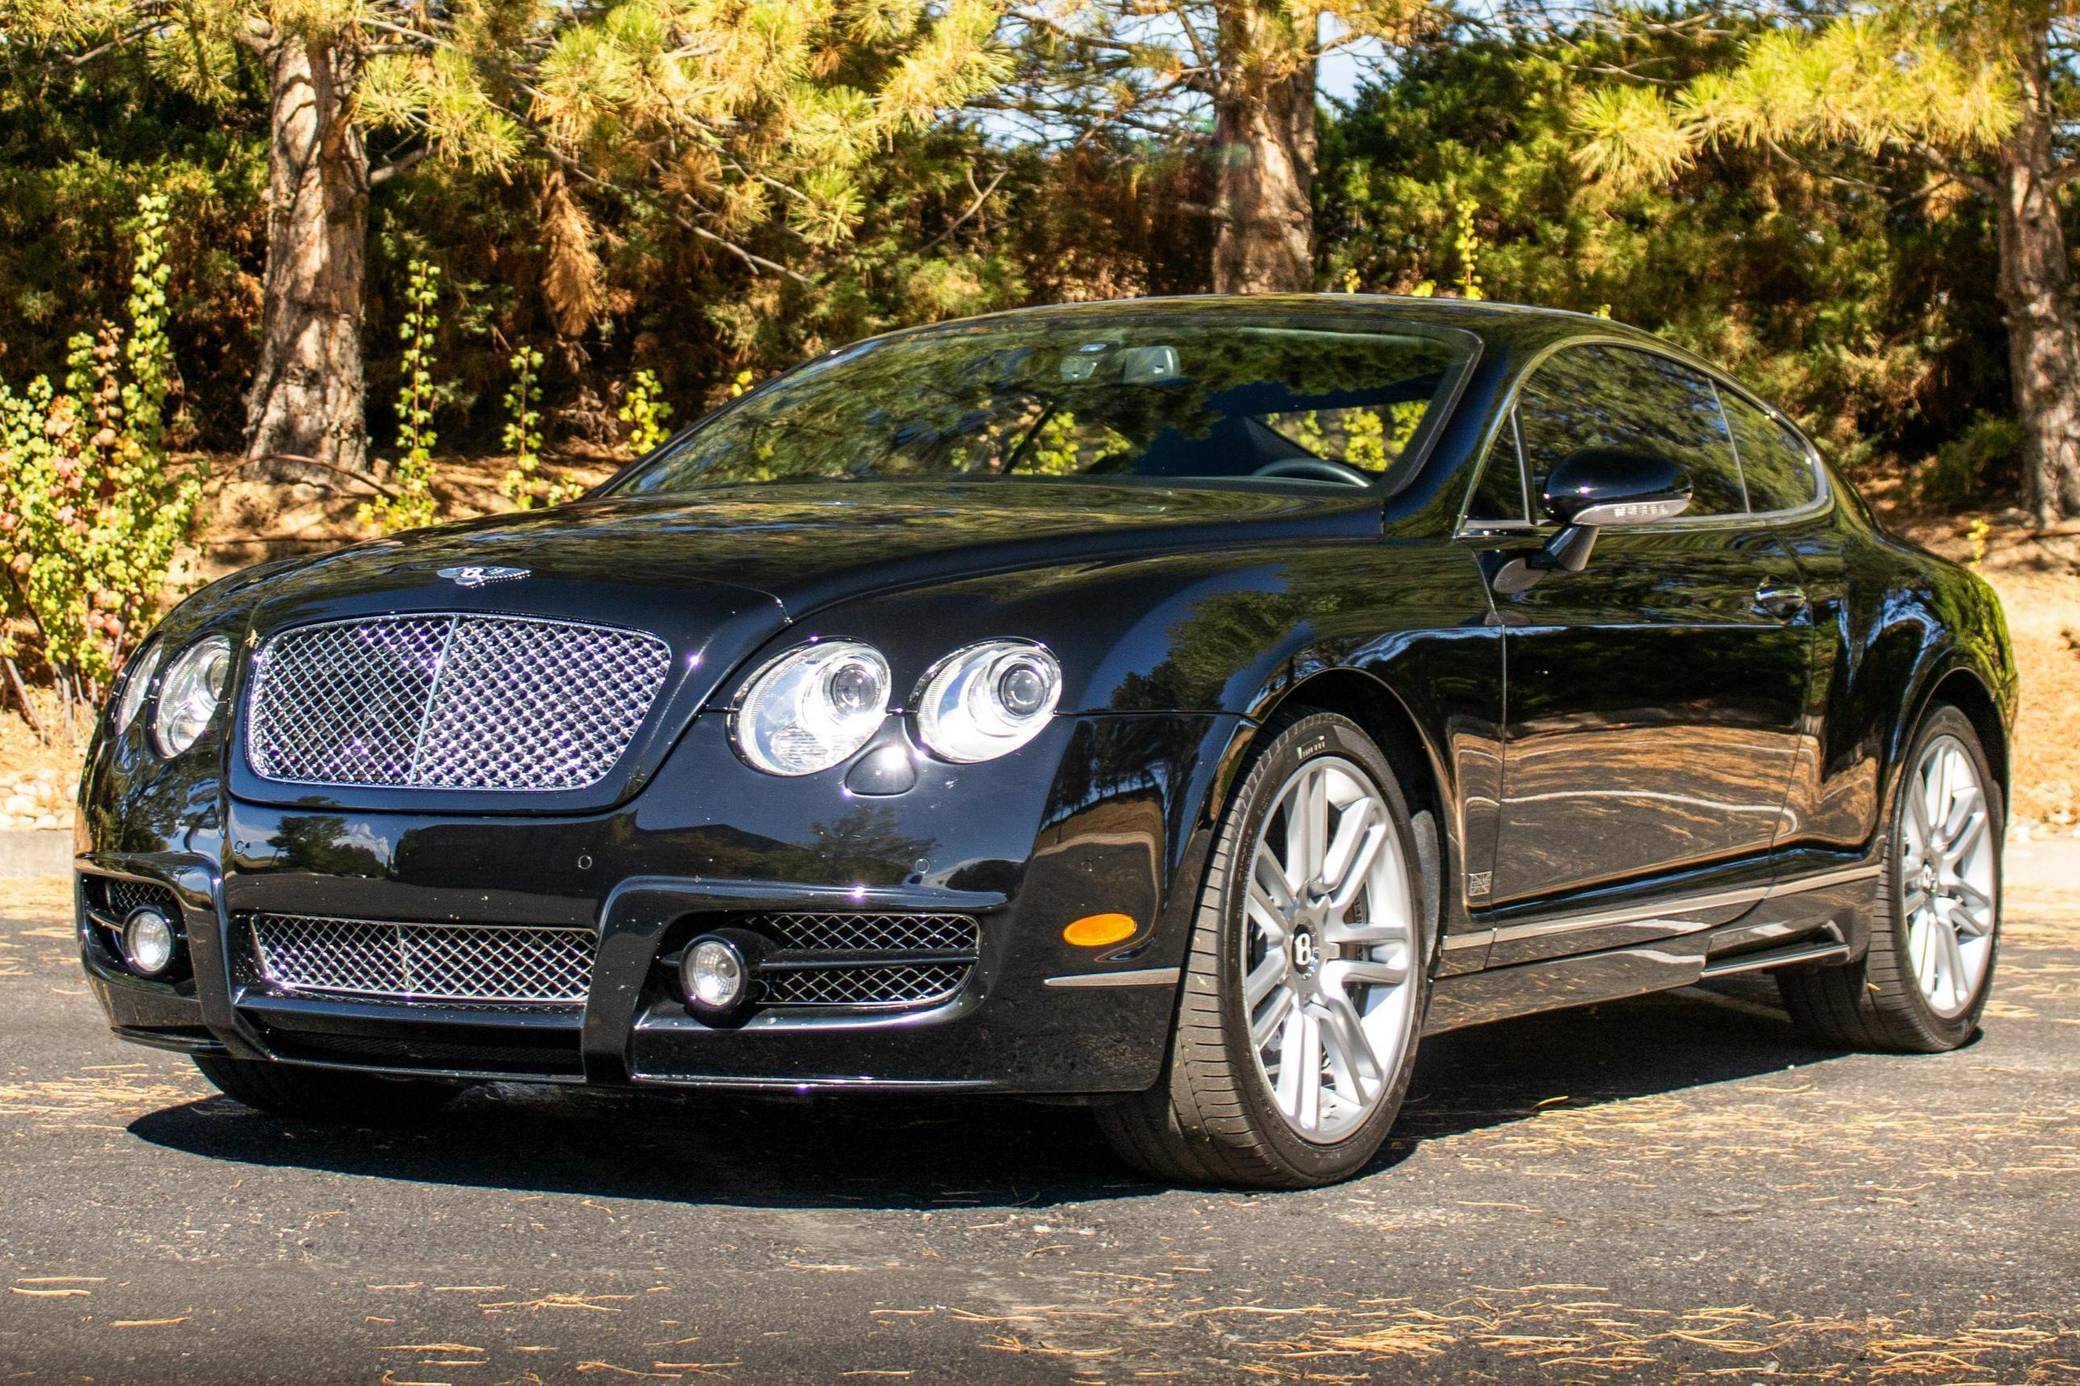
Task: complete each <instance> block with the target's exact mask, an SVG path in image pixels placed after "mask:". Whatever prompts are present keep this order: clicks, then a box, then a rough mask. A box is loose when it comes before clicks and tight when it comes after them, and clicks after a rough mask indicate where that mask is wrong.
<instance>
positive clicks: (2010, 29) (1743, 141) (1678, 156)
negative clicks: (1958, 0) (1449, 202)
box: [1576, 4, 2027, 183]
mask: <svg viewBox="0 0 2080 1386" xmlns="http://www.w3.org/2000/svg"><path fill="white" fill-rule="evenodd" d="M2003 9H2004V7H2002V6H1988V7H1986V9H1985V13H1984V14H1983V16H1980V17H1976V18H1966V17H1965V16H1966V15H1967V13H1968V11H1967V10H1966V9H1965V8H1964V7H1947V8H1936V7H1929V8H1927V9H1924V8H1923V7H1922V6H1920V5H1918V4H1894V5H1889V6H1886V7H1883V8H1882V9H1880V10H1879V11H1878V12H1877V13H1874V14H1870V13H1858V14H1849V15H1844V16H1841V17H1838V18H1835V19H1832V20H1828V21H1826V22H1824V23H1821V24H1820V25H1819V26H1818V27H1816V28H1811V29H1806V28H1800V27H1795V26H1788V25H1787V26H1784V27H1779V28H1772V29H1769V30H1766V31H1764V32H1762V33H1759V34H1757V35H1755V36H1754V37H1753V38H1752V39H1751V40H1750V41H1749V42H1748V44H1747V45H1746V46H1745V48H1744V49H1743V50H1742V52H1741V54H1740V57H1739V60H1738V61H1737V62H1734V63H1731V64H1728V65H1726V66H1724V67H1720V68H1715V69H1713V70H1711V71H1707V72H1702V73H1699V74H1697V75H1695V76H1694V77H1692V78H1691V80H1690V81H1689V82H1687V83H1686V84H1684V85H1683V86H1681V87H1680V88H1678V89H1677V90H1676V91H1675V93H1674V95H1672V96H1669V95H1664V94H1663V93H1662V92H1661V91H1659V90H1657V89H1650V88H1646V87H1634V86H1627V87H1604V88H1601V89H1598V90H1594V91H1591V92H1588V93H1586V94H1585V95H1584V97H1583V98H1582V99H1581V100H1580V101H1579V102H1578V103H1577V105H1576V123H1577V125H1578V126H1579V127H1580V129H1581V132H1582V135H1583V141H1584V142H1583V148H1582V151H1581V162H1582V165H1583V167H1584V168H1586V169H1588V170H1589V171H1590V172H1592V173H1596V174H1601V175H1604V176H1607V177H1610V178H1612V179H1614V180H1617V181H1620V182H1630V183H1645V182H1655V181H1659V180H1661V179H1664V178H1667V177H1668V176H1669V175H1670V174H1672V173H1674V172H1676V171H1677V170H1678V169H1681V168H1683V167H1685V166H1687V165H1688V164H1689V163H1691V162H1692V161H1693V160H1694V159H1695V158H1696V156H1697V152H1698V151H1699V150H1700V149H1701V148H1704V147H1707V146H1709V145H1712V144H1715V143H1720V142H1728V143H1733V144H1738V145H1747V146H1761V147H1769V146H1776V145H1782V144H1786V143H1794V144H1796V143H1804V142H1807V141H1820V142H1824V143H1828V144H1836V145H1843V146H1847V147H1851V148H1854V149H1858V150H1861V151H1862V152H1864V153H1866V154H1874V153H1877V152H1878V151H1879V150H1881V149H1883V148H1885V147H1886V146H1888V145H1893V146H1898V145H1906V146H1909V147H1912V146H1915V145H1918V144H1922V143H1928V144H1932V145H1935V146H1937V147H1940V148H1944V149H1952V150H1958V151H1972V150H1980V149H1986V148H1989V147H1991V146H1992V145H1995V144H1997V143H1999V142H2000V140H2001V139H2002V138H2003V137H2004V136H2005V135H2006V134H2007V133H2008V131H2009V130H2010V129H2012V128H2013V127H2014V125H2015V122H2016V121H2017V119H2019V118H2020V115H2021V106H2020V102H2021V99H2022V92H2021V89H2020V86H2019V85H2018V83H2017V82H2016V80H2015V77H2014V72H2013V69H2014V67H2015V64H2016V59H2017V54H2016V45H2017V44H2018V43H2019V42H2021V41H2023V38H2024V35H2025V34H2026V32H2027V30H2026V28H2025V27H2022V26H2018V25H2016V24H2015V23H2014V21H2013V19H2012V17H2011V16H2009V15H2007V14H2005V13H2003Z"/></svg>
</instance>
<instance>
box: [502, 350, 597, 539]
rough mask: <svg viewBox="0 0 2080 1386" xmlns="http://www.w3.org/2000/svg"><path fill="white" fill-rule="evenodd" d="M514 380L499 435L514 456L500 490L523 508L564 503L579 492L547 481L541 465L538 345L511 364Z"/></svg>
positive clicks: (574, 488) (540, 367)
mask: <svg viewBox="0 0 2080 1386" xmlns="http://www.w3.org/2000/svg"><path fill="white" fill-rule="evenodd" d="M509 364H510V365H511V367H512V370H513V383H512V385H511V387H510V388H508V389H507V390H506V398H505V406H506V426H505V430H504V432H503V433H502V434H501V435H500V437H501V441H503V442H504V443H505V447H506V451H507V452H509V453H511V454H512V455H513V465H512V467H511V468H509V469H508V470H507V472H506V474H505V476H504V478H503V479H502V480H500V482H499V483H498V489H499V490H500V491H501V492H503V493H504V494H505V495H506V496H507V497H508V498H509V499H511V500H512V502H513V503H514V505H516V506H517V507H518V508H520V509H522V510H532V509H533V508H534V507H535V506H536V505H561V504H563V503H564V502H565V501H567V500H570V499H571V498H572V497H574V496H576V495H577V494H578V488H577V487H575V486H570V485H567V484H565V483H564V482H561V481H547V482H544V481H543V479H542V478H541V476H540V475H539V473H540V471H541V465H542V353H541V349H540V348H539V347H530V346H524V347H521V348H520V349H519V350H518V351H516V352H514V353H513V356H512V360H511V362H510V363H509Z"/></svg>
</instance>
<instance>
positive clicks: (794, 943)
mask: <svg viewBox="0 0 2080 1386" xmlns="http://www.w3.org/2000/svg"><path fill="white" fill-rule="evenodd" d="M751 923H752V927H753V928H759V929H761V932H765V933H769V934H771V935H772V936H773V938H774V939H775V941H777V942H778V943H779V945H780V946H781V947H782V948H786V949H791V950H798V951H801V952H808V953H826V952H828V953H849V952H874V953H919V952H940V951H960V952H966V953H970V954H972V953H973V952H974V951H975V921H974V920H972V919H970V918H968V916H966V915H964V914H766V915H755V916H753V918H752V921H751Z"/></svg>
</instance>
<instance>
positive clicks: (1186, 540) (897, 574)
mask: <svg viewBox="0 0 2080 1386" xmlns="http://www.w3.org/2000/svg"><path fill="white" fill-rule="evenodd" d="M1378 516H1379V502H1378V499H1377V498H1376V497H1375V496H1373V495H1372V493H1370V492H1359V491H1337V492H1325V493H1324V494H1322V495H1319V496H1308V495H1295V494H1292V493H1290V492H1274V491H1263V490H1254V489H1248V490H1245V489H1201V488H1168V487H1151V486H1128V485H1094V484H1090V483H1085V482H1039V481H1034V482H1004V481H995V482H967V483H931V484H927V483H901V482H864V483H863V482H851V483H841V482H826V483H807V484H802V483H797V484H774V483H768V484H764V485H753V486H727V487H715V488H711V489H707V490H702V491H699V492H694V493H687V494H681V495H676V496H670V497H644V498H630V499H622V498H607V499H603V500H596V501H588V502H584V503H581V504H577V505H571V506H565V507H562V508H560V509H557V510H550V511H542V512H537V513H533V514H522V515H504V516H495V517H492V518H488V519H482V520H473V521H467V522H464V523H462V524H456V525H448V526H444V527H442V528H439V529H431V530H423V531H419V532H417V533H414V534H408V535H402V536H399V537H397V538H394V539H387V540H380V541H377V542H374V543H369V544H362V545H358V546H356V547H354V548H350V549H346V550H343V551H341V552H339V553H337V554H333V555H329V556H327V557H325V558H321V559H317V560H314V561H313V562H311V563H309V564H307V565H305V566H304V567H303V568H301V569H299V570H297V571H296V572H295V573H293V574H291V575H289V576H287V577H286V578H285V579H284V580H282V581H281V582H280V583H279V584H278V585H277V586H276V588H275V591H276V592H277V593H279V594H282V595H288V594H290V593H295V592H309V593H312V594H313V595H316V594H332V595H339V594H342V593H344V592H347V591H351V590H363V589H374V590H396V589H397V588H399V587H415V586H421V585H435V586H445V585H446V584H445V583H444V582H442V580H441V579H440V578H439V577H438V574H439V571H440V570H441V569H443V568H460V567H469V566H477V567H503V568H520V569H525V570H527V573H528V580H527V581H526V584H525V586H526V587H527V588H528V589H530V590H540V587H539V584H541V583H544V582H547V583H556V584H572V583H575V584H586V585H594V584H596V585H599V586H601V587H603V588H608V589H622V590H627V589H644V588H663V589H667V590H683V589H684V588H685V586H686V585H687V584H689V583H713V584H721V585H724V586H728V587H734V588H741V589H748V590H750V591H755V592H758V593H761V594H763V595H765V596H767V597H770V598H771V599H773V600H774V601H775V602H777V603H779V605H780V606H781V608H782V609H783V610H784V611H785V613H786V615H787V616H788V617H789V618H792V619H799V618H800V617H802V616H804V615H806V614H808V613H809V612H811V611H813V610H816V609H817V608H819V607H822V606H825V605H828V604H829V603H831V602H833V601H839V600H843V599H845V598H847V597H853V596H858V595H861V594H863V593H866V592H874V591H884V590H887V589H889V588H892V587H902V586H908V585H911V584H915V583H919V582H929V581H933V580H937V579H943V578H952V577H964V576H973V575H975V574H978V573H985V572H992V571H1001V570H1003V569H1006V568H1017V567H1024V566H1028V565H1037V564H1044V563H1059V562H1064V561H1074V560H1077V559H1082V558H1095V557H1111V556H1115V555H1122V554H1128V553H1145V552H1152V551H1169V550H1174V549H1184V548H1193V547H1199V546H1220V547H1229V546H1233V545H1237V544H1249V543H1269V542H1277V541H1279V540H1284V539H1294V538H1301V537H1305V536H1307V535H1309V534H1317V533H1350V534H1354V535H1355V534H1360V533H1364V532H1366V529H1367V526H1368V525H1369V526H1370V530H1371V532H1377V528H1378ZM521 590H522V583H521V582H520V581H518V580H515V581H514V582H512V583H511V585H510V586H507V587H506V588H505V589H504V592H503V593H502V595H505V596H509V597H512V598H514V599H516V600H518V599H520V594H521Z"/></svg>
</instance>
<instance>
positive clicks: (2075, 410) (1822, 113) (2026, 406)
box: [1578, 0, 2080, 524]
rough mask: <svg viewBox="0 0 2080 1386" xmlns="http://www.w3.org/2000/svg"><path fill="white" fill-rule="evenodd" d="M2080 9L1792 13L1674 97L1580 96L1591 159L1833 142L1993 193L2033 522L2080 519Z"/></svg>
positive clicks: (1920, 2) (1642, 173) (1917, 1)
mask: <svg viewBox="0 0 2080 1386" xmlns="http://www.w3.org/2000/svg"><path fill="white" fill-rule="evenodd" d="M2076 20H2080V13H2076V10H2075V8H2074V7H2073V6H2072V5H2071V4H2069V3H2063V2H2062V0H2052V2H2047V0H2023V3H2011V2H2010V0H1995V2H1994V3H1988V4H1984V5H1974V6H1950V5H1943V4H1938V3H1934V2H1933V0H1912V3H1889V4H1886V5H1883V6H1881V7H1880V8H1878V9H1877V10H1876V11H1875V12H1872V11H1868V10H1864V9H1861V8H1859V9H1857V10H1855V11H1853V12H1845V13H1839V14H1835V15H1833V16H1832V17H1823V18H1820V19H1817V20H1812V21H1791V22H1786V23H1785V24H1784V25H1783V26H1782V27H1779V28H1776V29H1772V30H1770V31H1769V32H1767V33H1765V34H1763V35H1762V36H1760V37H1759V38H1757V39H1756V40H1755V41H1754V42H1753V43H1751V44H1750V45H1749V46H1748V47H1747V49H1746V51H1745V53H1744V54H1743V56H1742V58H1741V60H1740V61H1739V62H1738V63H1737V64H1736V65H1734V66H1733V67H1731V68H1730V69H1728V70H1724V71H1719V72H1713V73H1710V74H1707V75H1706V76H1704V77H1701V78H1698V79H1696V80H1694V81H1692V82H1690V83H1688V84H1687V85H1685V86H1683V87H1681V88H1680V89H1678V90H1676V91H1675V92H1673V93H1672V94H1671V93H1666V92H1663V91H1660V90H1657V89H1653V88H1648V87H1642V86H1610V87H1605V88H1603V89H1601V90H1599V91H1597V92H1596V93H1594V94H1593V95H1591V96H1590V97H1588V98H1587V99H1585V100H1584V102H1583V103H1582V105H1581V108H1580V110H1579V111H1578V123H1579V125H1580V127H1581V129H1582V132H1583V135H1584V141H1585V142H1584V145H1583V150H1582V162H1583V163H1584V165H1585V166H1586V167H1587V168H1589V169H1590V170H1591V171H1593V172H1596V173H1598V174H1601V175H1603V176H1606V177H1609V178H1612V179H1614V180H1617V181H1620V182H1626V181H1630V182H1641V181H1653V180H1656V179H1659V178H1663V177H1665V176H1667V175H1668V174H1669V173H1670V172H1672V171H1674V170H1676V169H1678V168H1680V167H1682V166H1683V165H1684V164H1686V163H1688V162H1689V161H1691V160H1692V159H1693V158H1694V157H1695V156H1696V154H1697V152H1698V151H1699V150H1701V149H1703V148H1705V147H1707V146H1710V145H1712V144H1713V143H1715V142H1722V141H1723V142H1730V143H1734V144H1741V145H1757V146H1765V147H1780V148H1781V147H1788V146H1794V145H1799V144H1805V145H1813V144H1834V145H1841V146H1848V147H1853V148H1856V149H1859V150H1863V151H1867V152H1869V151H1878V150H1891V151H1896V152H1899V153H1901V154H1904V155H1907V156H1911V157H1914V158H1917V159H1920V160H1922V161H1924V162H1925V163H1926V164H1927V165H1929V167H1930V168H1931V169H1932V170H1934V171H1935V173H1936V174H1937V175H1938V176H1940V177H1943V178H1948V179H1952V180H1954V181H1955V182H1956V183H1958V184H1960V185H1961V186H1963V187H1965V188H1968V189H1970V190H1971V192H1973V193H1974V194H1976V195H1978V196H1979V197H1982V198H1984V199H1986V200H1987V201H1988V202H1990V203H1992V205H1993V208H1994V213H1995V223H1996V227H1997V234H1998V250H1999V264H2000V283H1999V294H2000V301H2001V306H2002V309H2003V311H2004V313H2005V316H2006V319H2007V327H2008V357H2009V366H2010V378H2011V382H2012V388H2013V391H2014V404H2015V413H2016V416H2017V418H2018V419H2019V421H2020V422H2021V424H2022V426H2023V434H2024V437H2025V445H2024V449H2023V453H2024V455H2023V496H2022V500H2023V504H2024V505H2025V506H2026V507H2027V508H2028V509H2029V510H2030V512H2031V513H2032V514H2033V515H2034V516H2035V518H2036V520H2037V522H2038V523H2039V524H2048V523H2050V522H2051V521H2052V520H2053V519H2055V518H2057V517H2061V516H2076V515H2080V317H2076V315H2075V311H2074V304H2073V296H2072V295H2073V283H2072V262H2071V259H2070V257H2069V254H2068V249H2067V246H2066V238H2065V229H2064V226H2063V224H2062V222H2061V218H2060V208H2059V200H2060V194H2061V193H2062V192H2063V190H2064V189H2065V187H2066V185H2067V184H2069V183H2071V182H2073V181H2074V179H2076V178H2080V146H2076V141H2075V130H2074V122H2075V121H2076V119H2080V101H2076V94H2075V89H2074V86H2073V82H2072V77H2071V73H2072V59H2073V55H2074V44H2075V41H2076V40H2080V33H2076ZM1960 287H1962V286H1960Z"/></svg>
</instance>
